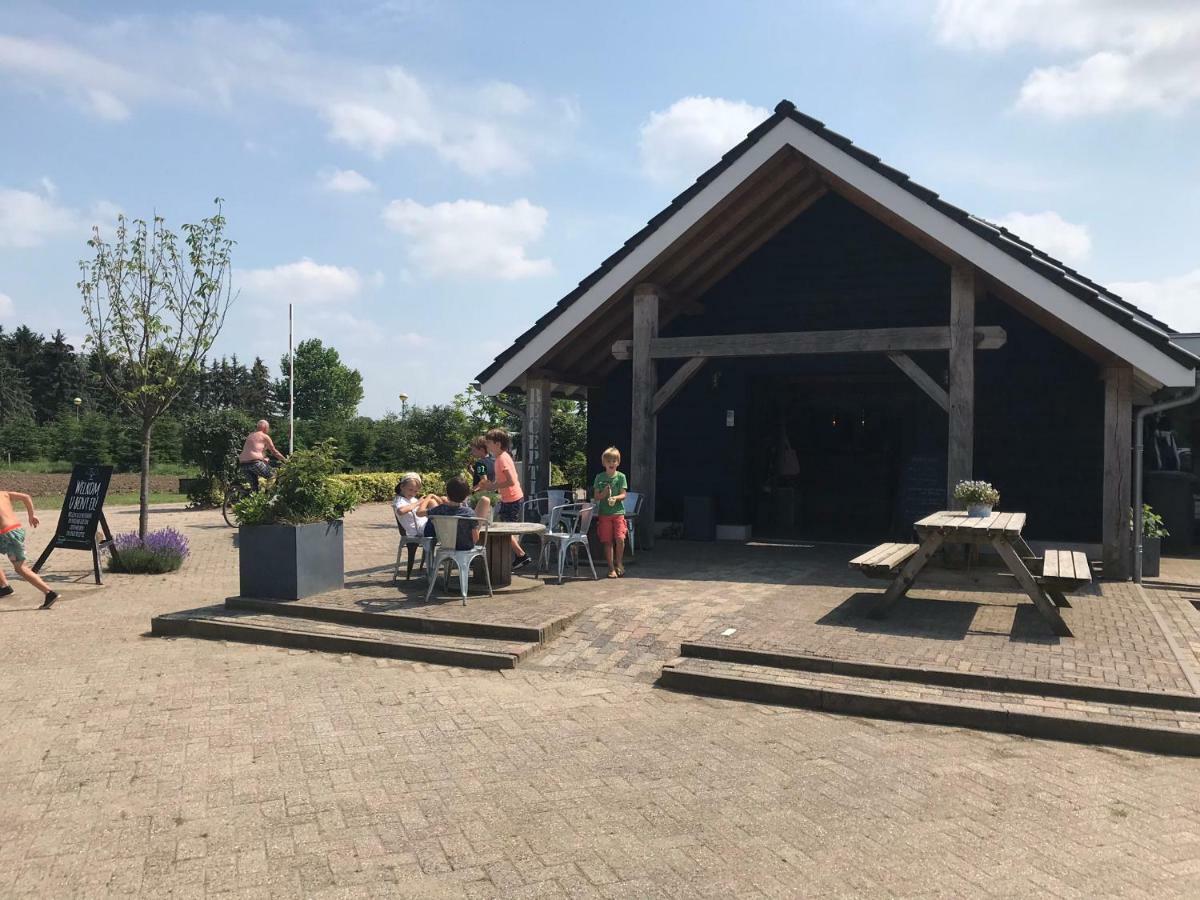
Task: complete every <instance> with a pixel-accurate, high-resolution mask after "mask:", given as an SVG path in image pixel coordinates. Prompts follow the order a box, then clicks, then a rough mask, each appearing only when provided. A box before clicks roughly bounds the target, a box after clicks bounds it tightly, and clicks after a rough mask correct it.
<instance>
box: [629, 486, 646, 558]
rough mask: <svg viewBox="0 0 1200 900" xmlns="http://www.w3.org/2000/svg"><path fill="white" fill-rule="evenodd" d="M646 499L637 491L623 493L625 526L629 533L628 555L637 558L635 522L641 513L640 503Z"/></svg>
mask: <svg viewBox="0 0 1200 900" xmlns="http://www.w3.org/2000/svg"><path fill="white" fill-rule="evenodd" d="M645 499H646V498H645V497H643V496H642V495H641V493H640V492H638V491H626V492H625V509H626V510H628V512H626V513H625V526H626V528H627V530H628V531H629V555H630V556H637V520H638V516H639V515H641V512H642V501H643V500H645Z"/></svg>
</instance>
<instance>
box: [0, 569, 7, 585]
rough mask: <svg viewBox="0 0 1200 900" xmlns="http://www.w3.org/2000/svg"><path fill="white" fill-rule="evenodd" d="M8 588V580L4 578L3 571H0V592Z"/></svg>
mask: <svg viewBox="0 0 1200 900" xmlns="http://www.w3.org/2000/svg"><path fill="white" fill-rule="evenodd" d="M6 587H8V579H7V578H6V577H5V576H4V570H3V569H0V590H3V589H4V588H6Z"/></svg>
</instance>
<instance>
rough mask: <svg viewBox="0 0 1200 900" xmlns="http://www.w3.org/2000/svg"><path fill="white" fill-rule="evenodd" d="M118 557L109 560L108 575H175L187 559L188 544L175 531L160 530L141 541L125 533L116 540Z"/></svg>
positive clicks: (110, 557)
mask: <svg viewBox="0 0 1200 900" xmlns="http://www.w3.org/2000/svg"><path fill="white" fill-rule="evenodd" d="M113 545H114V547H115V548H116V551H117V552H116V555H115V556H114V555H112V554H110V555H109V557H108V571H110V572H124V573H127V574H131V575H160V574H162V573H163V572H174V571H175V570H176V569H178V568H179V567H180V566H181V565H183V561H184V560H185V559H187V557H188V554H189V552H190V551H189V550H188V540H187V538H185V537H184V536H183V535H182V534H180V533H179V532H178V531H176V530H175V529H174V528H160V529H159V530H157V531H151V532H147V534H146V537H145V538H144V539H143V538H139V537H138V535H137V532H136V531H124V532H121V533H120V534H118V535H116V536H115V537H114V538H113Z"/></svg>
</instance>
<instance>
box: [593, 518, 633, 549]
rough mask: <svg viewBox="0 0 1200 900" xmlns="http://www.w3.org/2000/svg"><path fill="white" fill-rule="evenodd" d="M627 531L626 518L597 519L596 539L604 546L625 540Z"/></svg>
mask: <svg viewBox="0 0 1200 900" xmlns="http://www.w3.org/2000/svg"><path fill="white" fill-rule="evenodd" d="M626 531H627V528H626V527H625V517H624V516H597V517H596V539H597V540H599V541H600V543H602V544H611V543H612V542H613V541H623V540H625V532H626Z"/></svg>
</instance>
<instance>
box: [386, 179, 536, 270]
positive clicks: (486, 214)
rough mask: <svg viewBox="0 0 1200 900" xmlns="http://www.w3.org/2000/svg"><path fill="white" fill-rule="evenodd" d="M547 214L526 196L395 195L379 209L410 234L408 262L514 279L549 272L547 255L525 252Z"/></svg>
mask: <svg viewBox="0 0 1200 900" xmlns="http://www.w3.org/2000/svg"><path fill="white" fill-rule="evenodd" d="M546 219H547V213H546V210H545V209H543V208H542V207H540V206H535V205H534V204H532V203H530V202H529V201H528V200H525V199H521V200H517V201H516V202H514V203H510V204H509V205H508V206H496V205H493V204H490V203H483V202H481V201H479V200H456V201H454V202H453V203H435V204H434V205H432V206H422V205H421V204H420V203H417V202H416V201H415V200H393V201H392V202H391V203H389V204H388V206H387V208H386V209H385V210H384V211H383V220H384V222H386V223H387V225H388V226H389V227H391V228H393V229H395V230H396V231H398V232H400V233H401V234H403V235H404V236H405V237H406V238H408V257H409V260H410V262H411V263H412V264H413V266H414V267H416V268H417V269H418V270H420V271H421V273H422V274H424V275H426V276H427V277H430V278H441V277H452V278H453V277H460V278H482V279H500V280H503V281H512V280H515V279H518V278H530V277H534V276H537V275H547V274H549V273H551V272H553V271H554V266H553V264H552V263H551V262H550V260H548V259H530V258H529V257H528V256H527V252H528V246H527V245H529V244H532V243H534V242H536V241H537V240H538V239H539V238H541V236H542V233H543V232H544V231H545V229H546Z"/></svg>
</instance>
